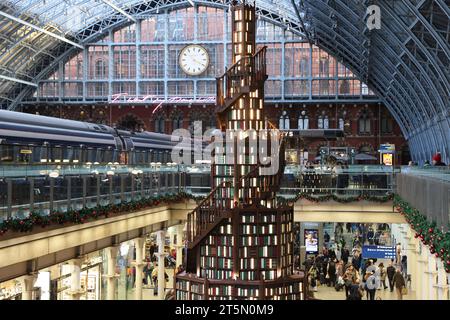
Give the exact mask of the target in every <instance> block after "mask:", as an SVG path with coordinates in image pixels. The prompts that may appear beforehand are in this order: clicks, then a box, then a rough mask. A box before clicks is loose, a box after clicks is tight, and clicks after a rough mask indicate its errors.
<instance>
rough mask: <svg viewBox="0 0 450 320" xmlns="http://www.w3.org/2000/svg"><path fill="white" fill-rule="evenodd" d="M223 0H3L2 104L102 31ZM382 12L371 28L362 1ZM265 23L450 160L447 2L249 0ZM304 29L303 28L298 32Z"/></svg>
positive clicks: (415, 141)
mask: <svg viewBox="0 0 450 320" xmlns="http://www.w3.org/2000/svg"><path fill="white" fill-rule="evenodd" d="M229 3H230V0H202V1H196V0H5V1H2V2H1V4H0V104H1V105H2V106H3V107H8V108H11V109H13V108H15V107H16V106H17V105H18V104H20V101H21V99H23V98H24V97H26V96H27V95H28V96H29V95H30V94H31V93H32V92H33V89H34V85H35V82H36V81H37V80H39V79H41V78H44V77H45V76H48V74H46V73H45V71H46V70H48V67H49V66H50V65H54V63H57V62H58V61H60V60H61V59H63V58H66V57H67V56H68V55H73V54H75V53H76V52H78V51H79V50H81V49H80V48H82V47H83V45H84V44H85V43H88V42H89V41H92V40H93V39H95V38H98V37H100V36H101V35H102V34H104V33H105V32H106V31H107V30H108V29H110V28H115V27H119V26H123V25H126V24H129V23H131V22H133V20H135V19H140V18H143V17H145V16H146V15H149V14H154V13H157V12H158V10H160V9H161V8H170V7H182V6H184V7H186V6H191V5H193V4H204V5H211V6H219V7H227V6H228V5H229ZM371 4H376V5H377V6H378V8H379V9H380V16H381V29H373V30H370V29H369V28H368V25H367V18H368V16H369V15H370V14H371V12H370V11H368V7H369V5H371ZM256 6H257V12H258V13H259V15H260V16H262V17H264V18H265V19H269V20H271V21H273V22H274V23H277V24H279V25H282V26H284V27H289V28H290V30H291V31H294V32H297V33H298V34H303V35H304V36H305V38H307V39H308V40H310V41H311V42H312V43H315V44H316V45H318V46H319V47H321V48H323V49H325V50H326V51H328V52H329V53H330V54H332V55H334V56H336V57H337V58H338V59H339V60H340V61H341V62H342V63H343V64H344V65H345V66H347V67H348V68H350V69H351V70H352V71H353V72H354V73H355V74H356V75H357V76H358V77H359V78H360V79H361V80H362V81H363V82H365V83H367V84H368V85H369V87H370V88H371V89H372V90H374V91H375V92H376V93H377V94H378V95H379V96H380V98H382V99H383V100H384V102H385V104H386V106H387V107H388V108H389V110H390V111H391V112H392V114H393V115H394V117H395V118H396V120H397V121H398V123H399V124H400V126H401V128H402V130H403V133H404V135H405V137H406V138H407V139H408V141H409V145H410V148H411V151H412V155H413V158H414V160H424V159H429V158H430V156H431V154H433V153H434V152H436V151H441V152H442V153H443V156H444V159H445V160H446V161H447V162H448V161H449V160H450V138H449V137H450V120H449V118H450V23H449V21H450V7H449V2H448V0H420V1H419V0H379V1H349V0H256ZM305 28H306V32H305Z"/></svg>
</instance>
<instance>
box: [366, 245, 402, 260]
mask: <svg viewBox="0 0 450 320" xmlns="http://www.w3.org/2000/svg"><path fill="white" fill-rule="evenodd" d="M362 256H363V257H364V258H366V259H367V258H374V259H395V256H396V252H395V247H388V246H363V247H362Z"/></svg>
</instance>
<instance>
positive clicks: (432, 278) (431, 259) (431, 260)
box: [427, 251, 438, 300]
mask: <svg viewBox="0 0 450 320" xmlns="http://www.w3.org/2000/svg"><path fill="white" fill-rule="evenodd" d="M427 255H428V271H427V274H428V299H429V300H436V299H437V291H436V290H437V288H436V285H437V281H436V277H437V275H438V272H437V270H436V257H435V256H434V255H433V254H431V253H430V252H429V251H428V252H427Z"/></svg>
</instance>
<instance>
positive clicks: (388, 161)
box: [383, 153, 393, 166]
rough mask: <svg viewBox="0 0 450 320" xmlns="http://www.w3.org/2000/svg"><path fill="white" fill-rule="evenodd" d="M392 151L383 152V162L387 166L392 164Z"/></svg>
mask: <svg viewBox="0 0 450 320" xmlns="http://www.w3.org/2000/svg"><path fill="white" fill-rule="evenodd" d="M392 158H393V157H392V153H383V164H384V165H385V166H392Z"/></svg>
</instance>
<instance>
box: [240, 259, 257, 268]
mask: <svg viewBox="0 0 450 320" xmlns="http://www.w3.org/2000/svg"><path fill="white" fill-rule="evenodd" d="M239 260H240V267H241V269H255V259H254V258H250V259H239Z"/></svg>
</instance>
